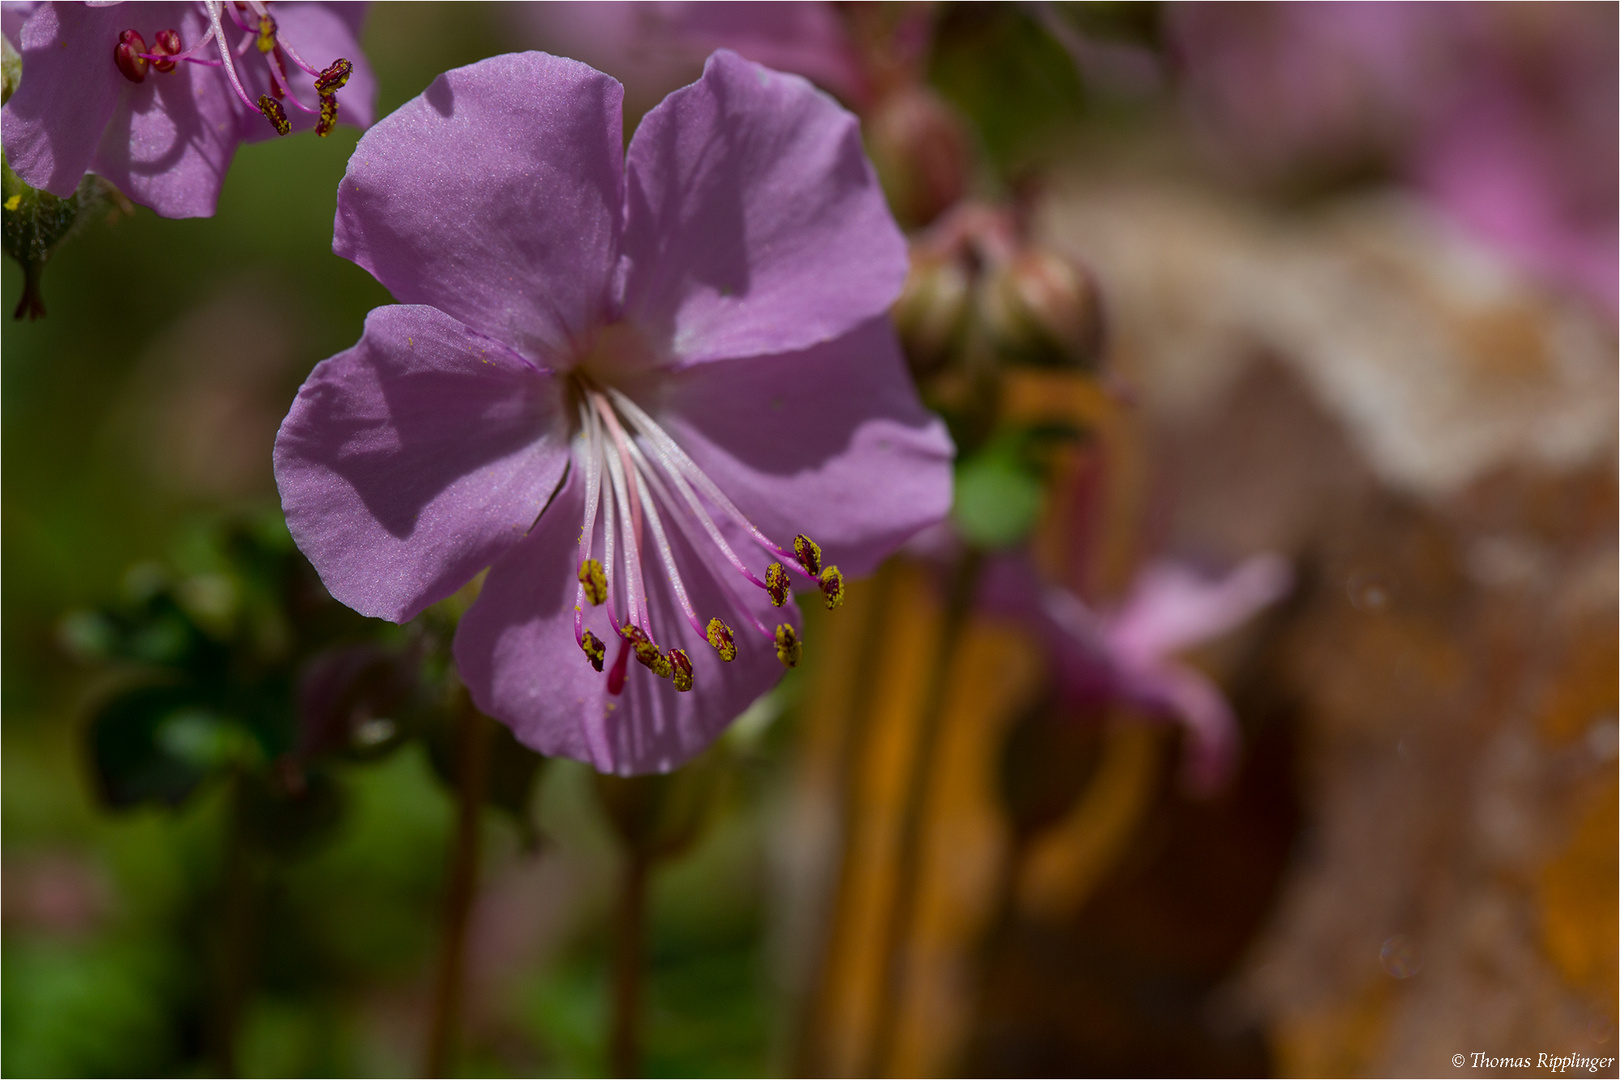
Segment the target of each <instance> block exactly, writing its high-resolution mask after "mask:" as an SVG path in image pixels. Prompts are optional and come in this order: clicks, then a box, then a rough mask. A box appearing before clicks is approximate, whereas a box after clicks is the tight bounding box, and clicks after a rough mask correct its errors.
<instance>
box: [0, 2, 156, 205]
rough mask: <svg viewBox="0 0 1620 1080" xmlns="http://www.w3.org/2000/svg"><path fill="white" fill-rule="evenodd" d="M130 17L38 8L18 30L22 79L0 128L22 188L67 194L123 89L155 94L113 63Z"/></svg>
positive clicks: (77, 7) (73, 7)
mask: <svg viewBox="0 0 1620 1080" xmlns="http://www.w3.org/2000/svg"><path fill="white" fill-rule="evenodd" d="M130 6H131V8H133V9H135V10H140V9H144V8H149V7H158V6H159V5H144V4H138V5H130ZM163 6H167V5H163ZM176 6H178V5H176ZM134 13H135V12H134V11H121V10H118V9H112V8H92V7H86V6H84V5H82V4H42V5H40V7H39V9H38V10H37V11H35V12H34V13H33V15H31V16H30V17H29V19H28V21H27V22H26V23H24V24H23V29H22V49H21V52H22V59H23V68H24V70H25V71H26V73H27V76H26V78H24V79H23V80H22V82H21V83H20V84H19V85H18V87H17V91H16V93H14V94H13V95H12V96H11V100H10V101H8V102H6V106H5V111H4V114H3V120H0V127H3V129H4V131H3V134H4V140H5V151H6V164H8V165H10V166H11V168H12V170H13V171H14V172H15V173H16V174H17V175H18V176H19V177H21V178H22V181H23V182H24V183H26V184H29V185H31V186H33V187H36V188H43V189H44V190H46V191H49V192H50V193H51V194H53V195H59V196H61V197H63V198H66V197H67V196H69V195H71V194H73V191H74V189H75V188H77V187H78V186H79V179H80V178H81V177H82V176H84V174H85V170H87V169H88V168H90V161H91V159H92V158H93V157H94V156H95V153H96V147H97V146H98V145H99V144H100V143H101V137H102V132H103V131H105V130H106V127H107V120H108V118H109V117H111V116H112V114H113V110H114V109H115V108H117V106H118V104H119V101H120V99H121V98H122V97H123V95H124V93H125V89H126V88H128V89H129V90H131V91H137V90H139V91H143V94H142V95H141V96H144V97H145V98H146V99H147V100H148V101H150V100H151V97H152V95H153V94H154V93H155V92H156V86H155V85H154V84H153V80H152V78H151V76H150V75H148V76H147V81H146V82H145V83H143V84H140V85H139V86H137V85H136V84H135V83H132V82H130V81H129V80H128V79H126V78H124V76H123V75H122V74H120V73H119V71H118V68H117V66H116V65H115V64H114V63H113V49H114V47H116V46H117V44H118V34H119V32H120V31H122V30H124V29H125V28H126V27H128V26H129V25H130V22H129V19H130V18H131V16H132V15H133V14H134Z"/></svg>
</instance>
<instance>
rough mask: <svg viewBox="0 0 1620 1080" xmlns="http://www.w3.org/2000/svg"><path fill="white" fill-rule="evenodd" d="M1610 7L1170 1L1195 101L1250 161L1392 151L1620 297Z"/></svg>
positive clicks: (1415, 171)
mask: <svg viewBox="0 0 1620 1080" xmlns="http://www.w3.org/2000/svg"><path fill="white" fill-rule="evenodd" d="M1616 28H1617V27H1616V10H1615V6H1614V5H1612V4H1534V5H1531V4H1525V5H1516V4H1477V3H1377V4H1362V3H1279V4H1259V5H1250V4H1187V5H1180V6H1176V7H1173V8H1172V9H1171V11H1170V16H1169V27H1168V30H1169V37H1170V41H1171V44H1172V48H1173V49H1174V50H1175V51H1176V52H1177V53H1178V55H1179V60H1180V63H1181V71H1182V97H1183V100H1184V102H1185V106H1186V109H1187V111H1188V113H1189V115H1190V117H1191V118H1192V120H1193V122H1194V124H1195V125H1196V127H1197V129H1198V130H1199V131H1200V132H1201V134H1202V136H1203V138H1204V140H1205V143H1206V145H1207V146H1208V147H1209V149H1210V150H1211V152H1212V153H1213V154H1214V155H1215V156H1216V157H1217V159H1218V160H1220V161H1221V162H1222V163H1223V164H1225V165H1226V166H1228V167H1230V168H1232V169H1234V170H1235V171H1238V172H1241V173H1246V174H1249V175H1253V176H1258V177H1259V178H1262V179H1267V180H1277V179H1281V178H1284V177H1286V176H1288V175H1290V174H1293V175H1298V174H1302V173H1306V174H1308V173H1310V172H1313V171H1314V172H1318V173H1327V174H1332V173H1336V172H1347V171H1354V170H1357V169H1359V168H1362V167H1364V166H1366V165H1370V164H1377V163H1382V164H1384V165H1386V166H1388V167H1390V168H1392V169H1393V170H1394V172H1395V174H1396V175H1397V176H1399V177H1400V178H1402V179H1404V180H1405V181H1406V182H1407V183H1409V184H1411V185H1412V186H1414V187H1415V188H1416V189H1417V190H1419V191H1421V192H1422V193H1424V194H1425V195H1427V196H1428V197H1429V198H1431V199H1432V200H1433V202H1434V203H1435V205H1437V206H1438V207H1440V208H1441V209H1442V210H1443V211H1445V212H1446V213H1447V214H1449V215H1450V216H1451V217H1453V218H1454V219H1455V220H1457V221H1458V222H1459V223H1460V224H1462V225H1463V226H1465V227H1467V228H1468V229H1470V230H1471V231H1472V232H1473V233H1474V234H1475V235H1476V236H1478V237H1479V238H1481V239H1482V240H1484V241H1486V242H1487V243H1489V244H1492V245H1494V246H1495V247H1496V248H1497V249H1498V250H1500V251H1501V252H1502V253H1503V254H1505V255H1506V256H1508V257H1510V258H1512V259H1514V260H1515V261H1517V262H1518V263H1519V264H1520V265H1521V266H1522V267H1524V268H1525V269H1527V270H1529V271H1530V272H1532V273H1535V274H1537V275H1539V276H1541V277H1543V278H1545V279H1548V280H1551V281H1554V282H1557V283H1559V284H1561V285H1564V286H1566V287H1572V288H1575V289H1578V290H1581V291H1583V292H1585V293H1586V294H1588V295H1589V296H1591V297H1592V298H1594V299H1595V300H1597V301H1598V302H1600V303H1602V304H1604V305H1605V306H1607V307H1608V308H1609V309H1610V310H1611V311H1614V310H1615V308H1616V292H1617V289H1620V215H1617V212H1616V198H1615V191H1616V187H1617V182H1620V171H1617V166H1616V158H1617V152H1620V136H1617V126H1620V110H1617V105H1616V94H1615V86H1616V79H1617V73H1620V64H1617V54H1616V48H1615V36H1616Z"/></svg>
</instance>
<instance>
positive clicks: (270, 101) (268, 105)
mask: <svg viewBox="0 0 1620 1080" xmlns="http://www.w3.org/2000/svg"><path fill="white" fill-rule="evenodd" d="M259 111H260V112H261V113H263V114H264V118H265V119H266V120H268V121H270V124H271V126H272V127H274V128H275V129H276V134H277V135H286V134H288V133H289V132H291V131H292V122H291V121H289V120H288V119H287V110H286V109H283V108H282V107H281V102H279V101H277V100H276V99H275V98H273V97H271V96H270V95H269V94H260V95H259Z"/></svg>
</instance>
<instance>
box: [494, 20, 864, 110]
mask: <svg viewBox="0 0 1620 1080" xmlns="http://www.w3.org/2000/svg"><path fill="white" fill-rule="evenodd" d="M513 11H514V14H515V15H516V17H517V19H518V20H520V23H519V27H520V32H521V30H522V29H528V30H530V31H532V32H533V35H534V36H535V37H537V38H538V39H539V42H540V43H542V44H548V45H550V46H552V47H555V48H557V49H559V50H560V51H562V52H566V53H567V54H568V55H569V56H574V57H578V58H579V59H581V60H584V61H586V62H588V63H590V64H591V65H592V66H593V67H597V68H600V69H601V70H603V71H606V72H607V73H608V74H610V75H614V76H616V77H617V78H619V79H622V80H623V81H624V83H625V85H626V89H627V92H628V93H629V95H630V96H631V97H632V98H636V99H640V100H645V101H648V102H649V103H650V102H651V101H656V100H657V99H658V98H659V97H661V96H662V95H663V94H664V93H665V92H666V91H667V90H669V89H671V88H672V87H676V86H679V85H681V84H682V83H684V82H686V81H687V80H688V79H690V78H691V77H692V75H693V74H695V73H696V72H697V70H698V68H699V66H700V65H701V64H702V63H703V60H704V58H705V57H707V56H708V55H709V54H710V53H711V52H713V51H714V50H715V49H731V50H733V51H734V52H736V53H738V54H740V55H742V56H744V57H746V58H747V59H749V60H752V61H754V62H755V63H759V64H764V65H765V66H766V67H770V68H775V69H776V70H778V71H786V72H791V73H792V74H795V75H803V76H804V77H805V78H807V79H809V80H811V81H812V82H814V83H816V84H817V85H818V86H821V87H822V88H824V89H826V90H829V91H831V92H832V93H835V94H837V95H838V96H839V97H840V98H842V99H843V100H844V101H846V102H851V103H855V104H859V103H861V102H863V101H864V100H865V99H866V98H867V97H868V95H869V94H870V87H869V86H868V85H867V77H866V74H865V73H864V72H863V71H862V69H861V64H860V60H859V57H858V56H857V54H856V50H855V45H854V42H853V41H851V40H850V36H849V31H848V29H847V28H846V26H845V25H844V19H843V18H842V17H841V15H840V14H839V12H838V11H837V9H835V8H834V7H833V5H831V4H826V3H819V2H814V0H811V2H806V3H794V4H782V3H755V2H746V0H745V2H741V3H717V2H711V0H662V2H659V0H603V2H597V3H589V4H523V5H521V6H519V7H516V8H514V9H513Z"/></svg>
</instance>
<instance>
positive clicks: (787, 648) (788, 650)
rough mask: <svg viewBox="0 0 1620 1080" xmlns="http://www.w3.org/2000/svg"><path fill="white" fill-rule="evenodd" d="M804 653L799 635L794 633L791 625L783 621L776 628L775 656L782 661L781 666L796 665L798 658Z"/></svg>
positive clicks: (797, 664)
mask: <svg viewBox="0 0 1620 1080" xmlns="http://www.w3.org/2000/svg"><path fill="white" fill-rule="evenodd" d="M803 655H804V646H803V645H801V644H800V643H799V635H798V634H796V633H794V631H793V627H792V626H790V625H789V624H787V623H783V624H781V625H780V626H778V627H777V628H776V658H777V659H778V660H780V661H782V666H783V667H790V668H791V667H798V666H799V659H800V657H802V656H803Z"/></svg>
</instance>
